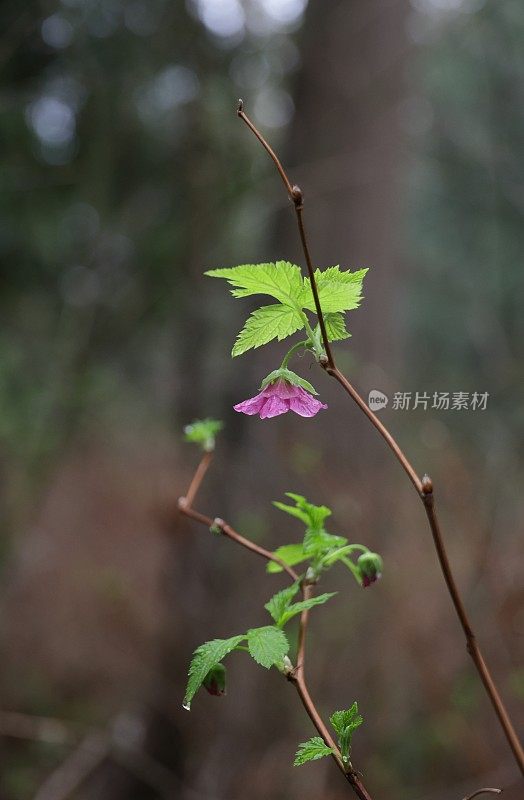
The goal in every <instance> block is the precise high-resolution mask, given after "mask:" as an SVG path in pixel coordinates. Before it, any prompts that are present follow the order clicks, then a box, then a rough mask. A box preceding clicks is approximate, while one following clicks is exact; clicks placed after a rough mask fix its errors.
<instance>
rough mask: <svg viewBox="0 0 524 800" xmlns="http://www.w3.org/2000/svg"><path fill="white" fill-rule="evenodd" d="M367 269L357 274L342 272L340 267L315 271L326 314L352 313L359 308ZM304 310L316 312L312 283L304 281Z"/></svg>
mask: <svg viewBox="0 0 524 800" xmlns="http://www.w3.org/2000/svg"><path fill="white" fill-rule="evenodd" d="M366 272H367V269H361V270H358V271H357V272H350V271H349V270H344V271H341V270H340V268H339V267H329V268H328V269H325V270H323V271H321V270H319V269H317V270H315V282H316V284H317V289H318V297H319V300H320V305H321V307H322V311H323V312H324V313H325V314H330V313H335V312H337V311H350V310H351V309H353V308H358V306H359V305H360V301H361V300H362V282H363V280H364V276H365V275H366ZM301 301H302V308H307V309H308V311H316V308H315V301H314V298H313V292H312V291H311V281H310V279H309V278H306V279H305V280H304V292H303V295H302V297H301Z"/></svg>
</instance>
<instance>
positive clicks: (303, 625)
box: [297, 580, 313, 675]
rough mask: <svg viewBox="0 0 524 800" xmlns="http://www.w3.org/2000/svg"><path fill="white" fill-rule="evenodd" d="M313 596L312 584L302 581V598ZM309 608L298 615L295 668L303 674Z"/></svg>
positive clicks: (307, 598)
mask: <svg viewBox="0 0 524 800" xmlns="http://www.w3.org/2000/svg"><path fill="white" fill-rule="evenodd" d="M312 596H313V586H312V585H311V584H310V583H308V582H307V581H305V580H303V581H302V600H309V598H310V597H312ZM308 619H309V610H308V609H307V608H306V609H305V610H304V611H303V612H302V614H301V615H300V627H299V629H298V648H297V670H300V671H301V673H302V675H303V674H304V661H305V658H306V634H307V623H308Z"/></svg>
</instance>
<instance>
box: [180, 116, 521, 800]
mask: <svg viewBox="0 0 524 800" xmlns="http://www.w3.org/2000/svg"><path fill="white" fill-rule="evenodd" d="M237 113H238V116H239V117H240V118H241V119H242V120H243V121H244V122H245V123H246V125H247V126H248V127H249V128H250V129H251V131H252V132H253V133H254V135H255V136H256V137H257V139H258V140H259V142H260V143H261V144H262V146H263V147H264V148H265V149H266V151H267V152H268V154H269V155H270V157H271V158H272V160H273V162H274V164H275V166H276V168H277V170H278V172H279V174H280V176H281V178H282V181H283V183H284V185H285V188H286V190H287V193H288V195H289V198H290V200H291V202H292V204H293V207H294V211H295V215H296V221H297V225H298V232H299V235H300V240H301V243H302V247H303V251H304V257H305V263H306V267H307V275H306V276H305V277H304V276H303V274H302V270H301V268H300V267H299V266H297V265H295V264H290V263H288V262H287V261H278V262H276V263H274V264H273V263H268V264H243V265H241V266H237V267H226V268H220V269H212V270H209V271H208V272H206V275H208V276H210V277H212V278H221V279H224V280H226V281H227V282H228V283H229V285H230V286H231V287H232V288H231V293H232V295H233V296H234V297H235V298H245V297H250V296H252V295H262V296H264V297H266V298H267V297H269V298H271V302H270V303H264V304H263V305H261V307H260V308H257V309H256V310H255V311H253V312H252V313H251V314H250V315H249V317H248V319H247V321H246V323H245V325H244V326H243V328H242V330H241V331H240V333H239V334H238V336H237V339H236V341H235V343H234V346H233V350H232V356H233V357H237V356H240V355H243V354H244V353H246V352H248V351H249V350H252V349H256V348H258V347H261V346H263V345H265V344H267V343H269V342H271V341H273V340H275V339H276V340H278V341H279V342H280V341H283V340H284V339H287V338H288V337H290V336H296V337H297V340H296V341H294V342H293V344H292V345H291V347H290V348H289V349H288V350H287V352H286V353H285V355H284V356H283V359H282V362H281V363H280V366H279V367H278V368H276V369H275V370H273V371H272V372H271V373H270V374H269V375H267V376H266V377H264V378H263V380H262V381H261V384H260V387H259V392H258V394H256V395H255V396H253V397H251V398H249V399H247V400H244V401H242V402H239V403H238V404H237V405H235V406H234V408H235V410H236V411H238V412H240V413H244V414H248V415H259V416H260V418H261V419H268V418H271V417H276V416H278V415H280V414H285V413H286V412H287V411H293V412H294V413H296V414H298V415H300V416H302V417H313V416H315V415H316V414H317V413H319V412H320V411H321V410H324V409H327V405H326V404H325V403H322V402H321V401H320V400H319V399H318V397H317V392H316V390H315V388H314V387H313V386H312V384H311V383H310V382H309V381H306V380H305V379H304V378H303V377H301V376H299V375H298V374H297V373H296V372H294V371H292V370H291V369H290V363H291V361H292V359H293V357H295V356H296V355H298V354H301V353H304V352H305V351H308V352H310V353H311V354H312V356H313V357H314V359H315V360H316V362H317V363H318V365H319V367H320V368H322V369H324V370H325V371H326V372H327V374H328V375H330V376H332V377H333V378H334V379H335V380H336V381H337V382H338V383H339V384H340V386H341V387H342V389H343V390H344V391H345V392H346V393H347V394H348V395H349V397H350V398H351V399H352V400H353V401H354V402H356V404H357V405H358V406H359V408H360V409H361V410H362V411H363V413H364V414H365V416H366V418H367V419H368V421H369V422H371V424H372V425H373V426H374V427H375V428H376V429H377V431H378V432H379V434H380V435H381V436H382V437H383V439H384V440H385V442H386V443H387V445H388V446H389V447H390V448H391V450H392V451H393V453H394V455H395V456H396V458H397V459H398V461H399V463H400V465H401V466H402V468H403V469H404V471H405V473H406V474H407V476H408V478H409V479H410V481H411V483H412V484H413V486H414V488H415V489H416V491H417V494H418V495H419V497H420V499H421V501H422V503H423V505H424V508H425V511H426V515H427V519H428V523H429V527H430V531H431V534H432V539H433V543H434V546H435V550H436V553H437V557H438V559H439V562H440V566H441V568H442V572H443V576H444V578H445V581H446V585H447V588H448V591H449V594H450V597H451V600H452V603H453V606H454V608H455V611H456V614H457V616H458V619H459V622H460V624H461V626H462V630H463V632H464V635H465V639H466V644H467V649H468V652H469V653H470V655H471V657H472V659H473V663H474V665H475V667H476V669H477V671H478V673H479V675H480V678H481V680H482V683H483V685H484V687H485V689H486V692H487V694H488V696H489V698H490V700H491V702H492V704H493V707H494V709H495V712H496V714H497V717H498V720H499V722H500V725H501V727H502V730H503V732H504V734H505V736H506V739H507V741H508V744H509V746H510V748H511V750H512V753H513V755H514V757H515V760H516V763H517V765H518V767H519V769H520V771H521V773H522V774H524V753H523V749H522V745H521V743H520V741H519V738H518V736H517V734H516V732H515V730H514V727H513V725H512V723H511V720H510V717H509V715H508V712H507V710H506V708H505V706H504V704H503V701H502V699H501V697H500V695H499V692H498V690H497V688H496V686H495V683H494V681H493V678H492V677H491V674H490V672H489V670H488V667H487V666H486V663H485V661H484V658H483V656H482V653H481V651H480V648H479V645H478V643H477V641H476V638H475V636H474V634H473V631H472V628H471V624H470V622H469V619H468V616H467V614H466V610H465V607H464V604H463V602H462V599H461V596H460V594H459V591H458V588H457V585H456V583H455V580H454V578H453V574H452V571H451V567H450V564H449V560H448V557H447V554H446V550H445V546H444V542H443V538H442V534H441V530H440V526H439V522H438V518H437V514H436V510H435V500H434V493H433V485H432V482H431V479H430V478H429V477H428V476H427V475H424V477H422V478H420V477H419V476H418V474H417V472H416V471H415V469H414V468H413V466H412V465H411V463H410V462H409V460H408V459H407V457H406V456H405V454H404V452H403V451H402V449H401V448H400V447H399V445H398V444H397V442H396V441H395V439H394V438H393V437H392V435H391V434H390V433H389V431H388V430H387V429H386V428H385V427H384V425H383V424H382V423H381V422H380V420H379V419H378V418H377V417H376V416H375V415H374V414H373V412H372V411H371V410H370V409H369V408H368V406H367V405H366V403H365V402H364V400H363V399H362V398H361V397H360V395H359V394H358V392H357V391H356V389H355V388H354V387H353V385H352V384H351V383H350V382H349V381H348V379H347V378H346V377H345V376H344V375H343V374H342V373H341V372H340V370H339V369H338V367H337V366H336V363H335V360H334V357H333V352H332V347H331V344H332V343H333V342H340V341H343V340H345V339H347V338H348V337H349V336H350V335H351V334H350V333H349V331H348V330H347V327H346V314H347V312H348V311H352V310H354V309H356V308H358V306H359V305H360V303H361V300H362V284H363V281H364V278H365V275H366V272H367V270H365V269H360V270H356V271H351V270H348V269H341V268H340V267H339V266H333V267H328V268H327V269H315V268H314V266H313V263H312V259H311V255H310V250H309V244H308V241H307V237H306V232H305V227H304V220H303V208H304V205H303V197H302V192H301V190H300V189H299V188H298V187H297V186H293V185H292V184H291V183H290V181H289V179H288V177H287V174H286V172H285V171H284V169H283V167H282V165H281V163H280V161H279V160H278V158H277V156H276V155H275V153H274V151H273V150H272V149H271V147H270V146H269V144H268V143H267V142H266V140H265V139H264V138H263V136H262V135H261V133H260V132H259V131H258V130H257V128H256V127H255V126H254V124H253V123H252V122H251V120H250V119H249V117H248V116H247V115H246V114H245V112H244V109H243V105H242V102H240V103H239V106H238V112H237ZM221 427H222V423H220V422H218V421H217V420H212V419H206V420H198V421H195V422H193V423H192V424H191V425H188V426H187V427H186V429H185V437H186V440H187V441H189V442H192V443H194V444H197V445H198V446H200V447H201V448H202V450H203V451H204V452H203V456H202V459H201V461H200V463H199V465H198V467H197V469H196V472H195V474H194V477H193V479H192V481H191V484H190V486H189V489H188V491H187V492H186V495H185V496H184V497H181V498H180V500H179V508H180V510H181V512H182V513H183V514H185V515H186V516H187V517H189V518H191V519H193V520H195V521H197V522H199V523H201V524H203V525H205V526H206V527H207V528H209V530H210V531H211V533H212V534H216V535H219V536H224V537H226V538H228V539H230V540H232V541H234V542H236V543H237V544H239V545H240V546H242V547H245V548H247V549H248V550H250V551H251V552H253V553H255V554H257V555H259V556H261V557H262V558H264V559H265V560H266V562H267V566H266V569H267V572H268V573H272V574H274V573H286V574H287V577H288V578H289V580H290V583H289V585H287V586H285V588H283V589H281V590H280V591H278V592H277V593H276V594H273V596H272V597H271V598H270V599H269V600H268V601H267V602H266V603H265V605H264V608H265V609H266V611H267V612H268V624H266V625H264V626H262V627H257V628H250V629H249V630H247V631H245V632H242V633H235V634H233V635H232V636H230V637H229V638H227V639H214V640H212V641H209V642H205V643H204V644H202V645H200V647H198V648H197V649H196V650H195V652H194V654H193V658H192V660H191V663H190V666H189V680H188V683H187V688H186V692H185V696H184V700H183V705H184V708H186V709H188V710H189V709H190V707H191V703H192V701H193V698H194V697H195V695H196V693H197V692H198V690H199V689H200V688H201V687H204V688H205V689H207V691H208V692H209V693H210V694H212V695H216V696H220V695H223V694H224V693H225V690H226V667H225V666H224V664H223V662H224V660H225V659H226V657H231V655H232V654H234V653H241V654H244V655H246V654H247V655H248V656H250V657H251V658H253V659H254V660H255V661H256V662H257V664H259V665H260V666H261V667H264V668H266V669H270V668H275V669H276V670H278V671H279V672H280V673H281V674H282V675H283V676H284V677H285V678H286V679H287V680H288V681H289V682H290V683H291V684H292V685H293V686H294V687H295V688H296V690H297V692H298V696H299V698H300V700H301V702H302V704H303V706H304V709H305V710H306V712H307V714H308V716H309V718H310V720H311V722H312V723H313V726H314V727H315V729H316V732H317V734H318V735H316V736H313V737H312V738H310V739H308V740H307V741H305V742H303V743H302V744H300V745H299V747H298V750H297V753H296V756H295V761H294V763H295V765H296V766H300V765H302V764H305V763H306V762H308V761H315V760H317V759H320V758H323V757H324V756H331V758H333V760H334V761H335V763H336V764H337V766H338V767H339V769H340V770H341V772H342V773H343V774H344V776H345V778H346V779H347V781H348V783H349V785H350V786H351V788H352V789H353V791H354V792H355V794H356V795H357V796H358V797H359V798H361V800H370V798H371V796H370V794H369V792H368V790H367V789H366V787H365V786H364V783H363V779H362V776H361V774H360V773H359V772H358V771H357V770H356V769H355V768H354V766H353V764H352V760H351V747H352V740H353V735H354V733H355V731H356V730H357V728H358V727H359V726H360V725H361V724H362V722H363V719H362V717H361V715H360V714H359V710H358V705H357V702H356V701H354V702H352V703H351V704H350V706H349V708H347V709H345V710H344V709H343V710H340V711H335V712H333V713H332V714H331V716H330V718H329V721H330V726H331V729H330V728H329V727H328V726H327V725H326V723H325V722H324V720H323V719H322V717H321V715H320V713H319V711H318V710H317V706H316V705H315V703H314V702H313V700H312V698H311V695H310V693H309V690H308V686H307V682H306V677H305V654H306V634H307V627H308V619H309V614H310V612H311V611H312V610H313V609H315V608H316V607H317V606H321V605H324V604H325V603H327V602H328V601H332V600H333V598H334V597H335V593H333V592H324V593H321V594H317V593H316V586H317V584H318V583H319V581H320V580H321V579H323V580H324V578H325V575H326V573H327V572H328V571H329V570H330V569H332V568H333V567H341V568H343V569H345V570H347V571H348V572H349V573H350V576H352V577H353V578H354V579H355V581H356V582H357V583H358V584H359V586H361V587H369V586H370V585H371V584H373V583H375V582H376V581H377V580H378V579H379V578H380V576H381V573H382V568H383V567H382V559H381V557H380V556H379V555H378V554H377V553H374V552H372V551H371V550H369V548H368V547H366V545H364V544H355V543H350V542H348V540H347V539H346V538H345V537H344V536H340V535H338V534H333V533H331V532H329V531H328V530H327V528H326V525H327V520H328V519H329V517H330V516H331V510H330V509H329V508H328V507H327V506H325V505H315V504H313V503H311V502H310V501H309V500H307V499H306V498H305V497H303V496H302V495H299V494H294V493H292V492H287V493H286V498H287V501H286V502H282V501H275V502H274V505H275V506H276V507H277V508H278V509H279V510H280V511H282V512H283V513H285V514H287V515H289V516H291V517H293V518H294V519H295V520H296V521H298V522H299V523H300V524H301V525H302V526H303V535H302V537H301V539H300V540H297V541H293V542H290V543H286V544H282V545H281V546H280V547H278V548H277V549H276V550H275V551H273V552H270V551H269V550H266V549H265V548H263V547H261V546H260V545H258V544H256V543H255V542H252V541H251V540H250V539H248V538H246V537H245V536H243V535H242V534H240V533H239V532H238V531H236V530H235V529H234V528H232V527H231V526H230V525H229V524H228V523H226V522H225V521H224V520H223V519H221V518H219V517H215V518H214V519H213V518H211V517H208V516H206V515H205V514H202V513H201V512H200V511H197V510H196V509H195V508H194V501H195V499H196V495H197V492H198V490H199V488H200V485H201V483H202V480H203V478H204V476H205V474H206V471H207V469H208V468H209V465H210V463H211V459H212V455H213V450H214V448H215V439H216V436H217V434H218V433H219V431H220V429H221ZM333 602H334V601H333ZM297 618H298V621H299V622H298V626H299V630H298V642H297V648H296V652H291V650H290V644H289V639H288V637H287V635H286V628H287V626H288V625H289V624H292V623H293V621H294V620H296V619H297ZM347 699H348V698H343V699H342V700H345V701H347ZM481 791H484V792H486V791H488V792H498V791H500V790H498V789H483V790H481ZM478 793H479V791H477V792H474V793H473V794H471V795H470V796H469V797H473V796H475V795H476V794H478Z"/></svg>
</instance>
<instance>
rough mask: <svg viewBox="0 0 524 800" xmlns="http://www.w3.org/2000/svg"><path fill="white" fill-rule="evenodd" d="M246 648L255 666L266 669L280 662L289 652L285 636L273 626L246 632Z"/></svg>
mask: <svg viewBox="0 0 524 800" xmlns="http://www.w3.org/2000/svg"><path fill="white" fill-rule="evenodd" d="M247 646H248V648H249V652H250V654H251V656H252V657H253V658H254V659H255V661H256V662H257V664H260V665H261V666H262V667H266V669H269V668H270V667H272V666H273V664H276V663H278V662H280V661H282V660H283V658H284V656H285V655H287V653H288V650H289V643H288V640H287V638H286V634H285V633H284V631H282V630H280V628H277V627H275V625H266V626H265V627H263V628H251V630H249V631H248V632H247Z"/></svg>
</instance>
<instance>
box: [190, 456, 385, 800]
mask: <svg viewBox="0 0 524 800" xmlns="http://www.w3.org/2000/svg"><path fill="white" fill-rule="evenodd" d="M201 463H202V462H201ZM199 468H200V465H199V467H197V472H198V471H199ZM195 476H196V473H195ZM193 483H194V479H193V481H191V485H193ZM199 485H200V484H199ZM178 508H179V510H180V513H181V514H184V515H185V516H186V517H189V518H190V519H193V520H195V522H200V523H201V524H202V525H205V526H206V528H211V529H213V528H216V529H219V530H220V531H221V533H223V534H224V535H225V536H227V537H228V538H229V539H231V540H232V541H234V542H236V543H237V544H239V545H241V546H242V547H245V548H246V549H247V550H251V552H252V553H256V554H257V555H259V556H262V557H263V558H265V559H266V561H273V562H274V563H275V564H278V565H279V566H280V567H282V569H283V570H285V571H286V572H287V574H288V575H289V577H290V578H291V579H292V580H293V581H298V580H300V576H299V575H298V574H297V573H296V572H295V570H294V569H293V568H292V567H290V566H288V565H287V564H286V563H285V562H284V561H282V559H280V558H278V557H277V556H275V555H273V553H271V552H270V551H269V550H266V549H265V548H263V547H260V545H258V544H255V543H254V542H252V541H250V540H249V539H246V538H245V537H244V536H242V535H241V534H240V533H238V531H235V530H234V528H232V527H231V526H230V525H228V524H227V523H226V522H224V520H223V519H220V518H219V517H216V518H215V519H211V517H207V516H206V515H205V514H201V513H200V511H196V510H195V509H193V508H190V507H189V504H188V502H187V497H180V498H179V500H178ZM301 588H302V597H303V599H304V600H307V599H308V598H309V597H311V595H312V592H313V587H312V586H311V584H310V583H308V582H307V581H305V580H303V581H302V582H301ZM307 623H308V611H303V612H302V614H301V616H300V629H299V644H298V652H297V666H296V667H295V668H294V669H292V670H290V672H289V673H288V674H287V676H286V677H287V679H288V681H289V682H290V683H292V684H293V686H294V687H295V689H296V690H297V693H298V696H299V697H300V700H301V702H302V705H303V706H304V709H305V711H306V713H307V715H308V716H309V718H310V720H311V722H312V723H313V725H314V726H315V728H316V730H317V732H318V733H319V734H320V736H321V737H322V739H323V740H324V742H325V743H326V745H327V746H328V747H330V748H331V750H332V751H333V760H334V761H335V763H336V765H337V767H338V768H339V769H340V771H341V772H342V774H343V775H344V777H345V778H346V780H347V781H348V783H349V784H350V785H351V787H352V788H353V791H354V792H355V794H356V795H357V797H358V798H359V800H371V796H370V795H369V794H368V792H367V790H366V788H365V786H364V784H363V783H362V781H361V780H360V778H359V776H358V774H357V773H356V772H354V771H351V772H348V771H347V770H346V767H345V766H344V762H343V761H342V756H341V754H340V750H339V749H338V747H337V745H336V743H335V741H334V739H333V737H332V736H331V734H330V732H329V730H328V729H327V727H326V725H325V724H324V722H323V720H322V717H321V716H320V714H319V713H318V710H317V707H316V706H315V704H314V702H313V700H312V698H311V695H310V694H309V689H308V687H307V683H306V679H305V675H304V658H305V648H306V633H307Z"/></svg>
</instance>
